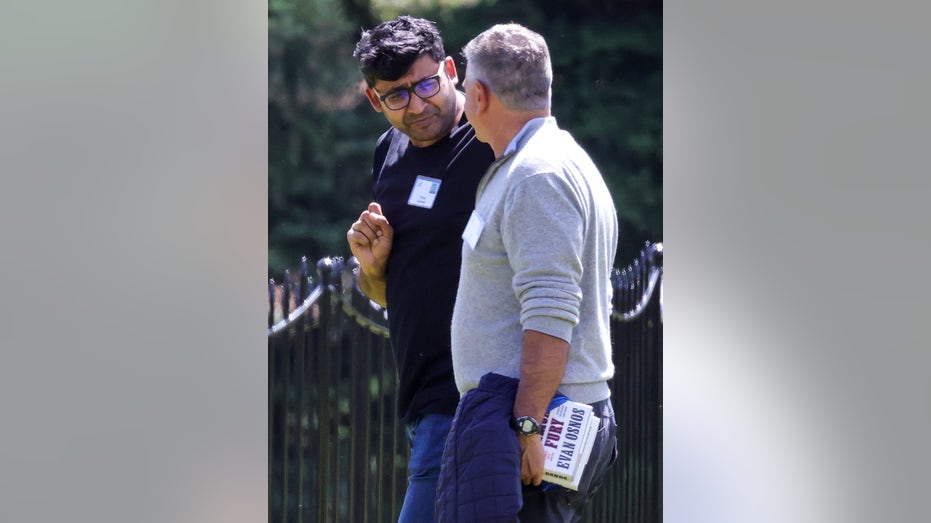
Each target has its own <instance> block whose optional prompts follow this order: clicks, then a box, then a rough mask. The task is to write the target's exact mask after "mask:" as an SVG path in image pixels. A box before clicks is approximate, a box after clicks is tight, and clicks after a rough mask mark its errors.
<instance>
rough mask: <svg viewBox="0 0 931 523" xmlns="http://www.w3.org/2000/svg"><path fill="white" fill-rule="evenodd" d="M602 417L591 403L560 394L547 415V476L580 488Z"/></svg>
mask: <svg viewBox="0 0 931 523" xmlns="http://www.w3.org/2000/svg"><path fill="white" fill-rule="evenodd" d="M600 421H601V420H600V419H599V418H598V417H597V416H595V415H594V414H593V413H592V407H591V405H586V404H584V403H578V402H575V401H572V400H568V399H565V398H564V397H558V398H556V399H555V400H553V403H551V404H550V410H549V411H548V412H547V413H546V416H545V417H544V418H543V421H542V422H541V423H540V425H541V433H542V434H543V480H544V481H547V482H549V483H553V484H556V485H560V486H562V487H565V488H567V489H570V490H578V489H579V482H580V481H581V480H582V473H583V472H584V470H585V464H586V463H588V458H589V456H591V453H592V446H593V445H594V442H595V436H596V434H597V433H598V425H599V423H600Z"/></svg>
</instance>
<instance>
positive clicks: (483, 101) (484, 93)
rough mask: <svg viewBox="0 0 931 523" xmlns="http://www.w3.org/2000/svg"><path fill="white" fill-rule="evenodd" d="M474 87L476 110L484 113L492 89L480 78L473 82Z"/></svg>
mask: <svg viewBox="0 0 931 523" xmlns="http://www.w3.org/2000/svg"><path fill="white" fill-rule="evenodd" d="M472 88H473V89H474V90H475V112H477V113H483V112H485V109H488V103H489V101H490V100H489V98H488V97H489V96H490V95H491V91H489V90H488V88H487V87H485V84H483V83H482V82H479V81H478V80H476V81H474V82H472Z"/></svg>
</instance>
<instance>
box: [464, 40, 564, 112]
mask: <svg viewBox="0 0 931 523" xmlns="http://www.w3.org/2000/svg"><path fill="white" fill-rule="evenodd" d="M462 54H463V56H465V59H466V62H468V63H467V68H468V69H467V71H466V75H467V76H468V77H470V78H471V79H474V80H478V81H479V82H481V83H482V84H483V85H485V86H486V87H487V88H488V89H489V90H491V92H492V93H494V94H495V96H497V97H498V99H499V100H501V103H502V104H504V106H505V107H507V108H508V109H511V110H515V111H538V110H541V109H549V108H550V97H551V95H552V84H553V66H552V64H551V63H550V51H549V49H548V48H547V47H546V40H544V39H543V37H542V36H540V35H539V34H537V33H535V32H533V31H531V30H530V29H527V28H526V27H524V26H522V25H519V24H513V23H512V24H498V25H496V26H494V27H492V28H491V29H488V30H487V31H485V32H483V33H481V34H480V35H478V36H476V37H475V38H473V39H472V40H471V41H470V42H469V43H467V44H466V46H465V47H464V48H463V49H462Z"/></svg>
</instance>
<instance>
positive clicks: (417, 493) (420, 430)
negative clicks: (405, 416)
mask: <svg viewBox="0 0 931 523" xmlns="http://www.w3.org/2000/svg"><path fill="white" fill-rule="evenodd" d="M452 423H453V417H452V416H444V415H442V414H428V415H426V416H424V417H422V418H420V419H419V420H417V421H416V422H413V423H408V424H407V426H406V429H407V441H408V443H410V445H411V458H410V461H408V463H407V469H408V472H409V473H410V476H409V477H408V482H407V493H406V494H405V495H404V505H403V506H402V507H401V516H400V517H399V518H398V523H429V522H431V521H433V520H434V512H435V507H436V482H437V480H438V479H439V477H440V461H441V459H442V457H443V447H444V446H445V445H446V436H447V435H448V434H449V428H450V426H451V425H452Z"/></svg>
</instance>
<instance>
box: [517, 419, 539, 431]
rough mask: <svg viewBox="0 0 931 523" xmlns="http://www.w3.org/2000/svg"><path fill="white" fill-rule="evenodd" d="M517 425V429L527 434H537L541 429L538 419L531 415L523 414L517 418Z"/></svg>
mask: <svg viewBox="0 0 931 523" xmlns="http://www.w3.org/2000/svg"><path fill="white" fill-rule="evenodd" d="M516 425H517V426H516V428H517V430H518V431H519V432H520V433H521V434H524V435H525V436H529V435H531V434H536V433H537V432H539V430H540V429H539V426H538V425H537V422H536V420H534V419H533V418H531V417H530V416H521V417H520V418H518V419H517V424H516Z"/></svg>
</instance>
